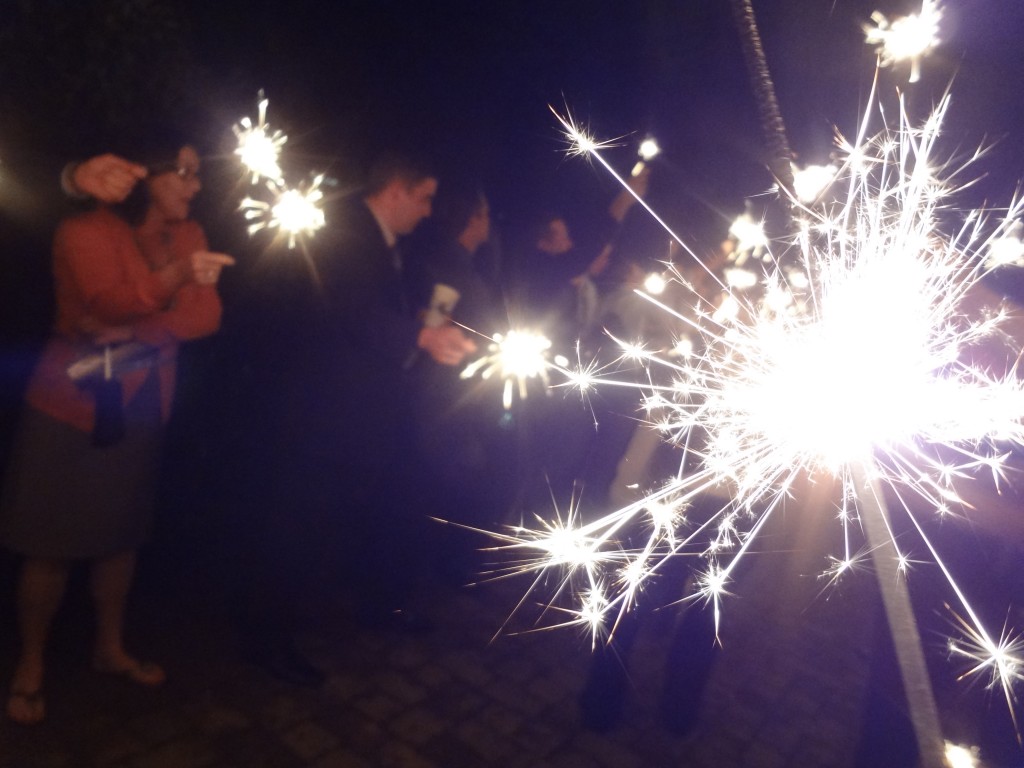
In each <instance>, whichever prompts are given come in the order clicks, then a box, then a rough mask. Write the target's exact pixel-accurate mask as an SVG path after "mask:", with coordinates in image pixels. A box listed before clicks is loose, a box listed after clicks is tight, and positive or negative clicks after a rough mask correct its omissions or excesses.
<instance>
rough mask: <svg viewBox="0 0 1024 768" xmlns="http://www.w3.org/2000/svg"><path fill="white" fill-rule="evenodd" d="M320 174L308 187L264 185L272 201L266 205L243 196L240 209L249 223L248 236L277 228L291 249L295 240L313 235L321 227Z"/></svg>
mask: <svg viewBox="0 0 1024 768" xmlns="http://www.w3.org/2000/svg"><path fill="white" fill-rule="evenodd" d="M323 180H324V177H323V174H319V175H317V176H315V177H314V178H313V181H312V182H311V183H310V185H309V188H308V189H305V190H302V189H282V188H281V187H279V186H277V185H276V184H272V183H271V182H267V189H269V190H270V192H271V194H272V196H273V201H272V202H265V201H263V200H256V199H254V198H251V197H246V198H245V199H244V200H242V204H241V205H240V206H239V209H240V210H241V211H243V215H244V216H245V218H246V220H248V221H249V222H250V224H249V234H250V235H251V234H254V233H256V232H258V231H259V230H261V229H278V230H280V231H281V232H283V233H284V234H285V235H287V237H288V247H289V248H294V247H295V243H296V240H297V238H299V237H300V236H302V235H312V234H313V233H314V232H316V231H317V230H318V229H320V228H321V227H322V226H323V225H324V212H323V209H322V208H321V207H320V203H321V201H322V200H323V196H324V193H323V191H322V190H321V189H320V185H321V183H323Z"/></svg>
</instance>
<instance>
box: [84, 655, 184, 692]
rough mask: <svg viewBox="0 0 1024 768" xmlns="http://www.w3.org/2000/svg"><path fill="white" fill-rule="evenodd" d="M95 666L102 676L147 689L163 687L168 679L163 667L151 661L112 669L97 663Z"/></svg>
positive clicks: (137, 662)
mask: <svg viewBox="0 0 1024 768" xmlns="http://www.w3.org/2000/svg"><path fill="white" fill-rule="evenodd" d="M93 666H94V667H95V669H96V671H97V672H99V673H101V674H104V675H111V676H112V677H118V678H121V679H122V680H127V681H128V682H130V683H135V684H136V685H142V686H145V687H147V688H156V687H157V686H159V685H163V683H164V681H165V680H166V679H167V674H166V673H165V672H164V670H163V667H161V666H160V665H159V664H154V663H153V662H151V661H136V662H133V663H131V664H129V665H127V666H125V667H112V666H108V665H106V664H103V663H101V662H96V663H95V664H94V665H93Z"/></svg>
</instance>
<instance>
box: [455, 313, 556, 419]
mask: <svg viewBox="0 0 1024 768" xmlns="http://www.w3.org/2000/svg"><path fill="white" fill-rule="evenodd" d="M550 353H551V340H550V339H549V338H547V337H546V336H544V335H543V334H540V333H535V332H533V331H527V330H520V329H512V330H510V331H509V332H508V333H506V334H501V333H496V334H494V336H493V337H492V341H491V344H490V345H489V346H488V354H487V355H485V356H484V357H481V358H480V359H479V360H476V361H474V362H472V363H470V364H469V365H468V366H467V367H466V368H465V369H464V370H463V371H462V373H461V374H460V375H461V377H462V378H464V379H468V378H471V377H473V376H475V375H476V374H477V373H480V376H481V378H483V379H489V378H491V377H492V376H494V375H495V374H497V375H498V376H499V377H500V378H501V379H502V380H503V381H504V382H505V388H504V391H503V394H502V400H501V401H502V404H503V405H504V406H505V410H509V409H511V408H512V399H513V396H514V395H515V394H516V393H518V395H519V398H520V399H524V398H526V396H527V394H528V393H529V389H528V385H529V382H530V380H531V379H538V380H539V381H541V382H542V383H543V385H544V386H545V387H547V386H548V384H549V383H550V378H549V376H548V372H549V371H550V370H551V369H552V368H554V367H555V366H554V365H553V364H552V362H551V359H550ZM560 360H561V362H560V365H562V366H564V365H566V364H567V363H568V361H567V360H565V359H564V358H561V359H560Z"/></svg>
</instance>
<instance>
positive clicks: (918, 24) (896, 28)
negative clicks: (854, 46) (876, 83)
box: [864, 0, 942, 83]
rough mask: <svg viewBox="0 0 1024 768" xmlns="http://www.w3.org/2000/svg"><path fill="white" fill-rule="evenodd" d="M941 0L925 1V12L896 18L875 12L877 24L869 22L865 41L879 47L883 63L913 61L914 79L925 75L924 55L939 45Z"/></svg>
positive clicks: (911, 70) (874, 20) (886, 64)
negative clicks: (923, 72)
mask: <svg viewBox="0 0 1024 768" xmlns="http://www.w3.org/2000/svg"><path fill="white" fill-rule="evenodd" d="M939 6H940V2H939V0H921V12H920V13H912V14H910V15H909V16H903V17H900V18H898V19H896V20H895V21H889V19H888V18H887V17H886V16H885V15H884V14H882V13H881V12H879V11H875V12H874V13H872V14H871V20H872V21H873V22H874V23H875V25H874V26H871V25H868V24H865V25H864V35H865V40H866V41H867V42H868V43H869V44H871V45H877V46H879V63H880V64H881V65H882V66H889V65H890V64H894V63H896V62H898V61H907V60H909V61H910V82H912V83H916V82H917V81H918V80H919V79H920V78H921V58H922V57H923V56H924V55H925V54H927V53H928V52H929V51H930V50H931V49H932V48H934V47H935V46H936V45H938V44H939V21H940V20H941V19H942V9H941V8H940V7H939Z"/></svg>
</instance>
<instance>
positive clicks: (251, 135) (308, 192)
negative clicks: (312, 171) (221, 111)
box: [234, 91, 325, 248]
mask: <svg viewBox="0 0 1024 768" xmlns="http://www.w3.org/2000/svg"><path fill="white" fill-rule="evenodd" d="M268 104H269V101H268V100H267V99H266V98H264V97H263V92H262V91H261V92H260V101H259V117H258V118H257V121H256V123H255V124H254V123H253V121H252V120H251V119H250V118H248V117H243V118H242V119H241V120H240V121H239V123H238V125H236V126H234V131H235V135H236V136H237V137H238V148H237V149H235V154H236V155H238V157H239V159H240V160H241V162H242V165H243V166H244V167H245V168H246V169H247V171H248V172H250V173H251V174H252V180H251V183H252V185H256V184H257V182H259V181H260V179H263V180H264V183H263V184H262V185H261V187H260V188H262V189H265V190H266V191H267V193H269V199H260V198H257V197H253V196H252V195H247V196H246V197H245V198H243V200H242V202H241V203H240V204H239V206H238V209H239V210H240V211H242V213H243V215H244V216H245V219H246V221H248V222H249V226H248V230H249V234H250V235H253V234H255V233H256V232H259V231H260V230H262V229H277V230H279V231H280V232H282V233H284V234H285V235H286V236H287V238H288V247H289V248H294V247H295V245H296V243H297V241H298V239H299V238H300V237H303V236H311V235H313V234H314V233H315V232H316V231H317V230H318V229H320V228H321V227H323V226H324V223H325V217H324V211H323V209H322V208H321V207H320V206H321V202H322V201H323V197H324V193H323V190H322V189H321V185H322V184H323V182H324V174H322V173H320V174H316V175H314V176H313V177H312V181H310V183H309V184H308V185H307V186H305V187H299V188H289V187H288V185H287V184H286V183H285V179H284V173H283V172H282V170H281V162H280V161H281V148H282V147H283V146H284V143H285V142H286V141H287V140H288V137H287V136H285V135H284V134H283V133H282V132H281V131H276V130H275V131H271V129H270V125H269V124H268V123H267V106H268Z"/></svg>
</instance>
